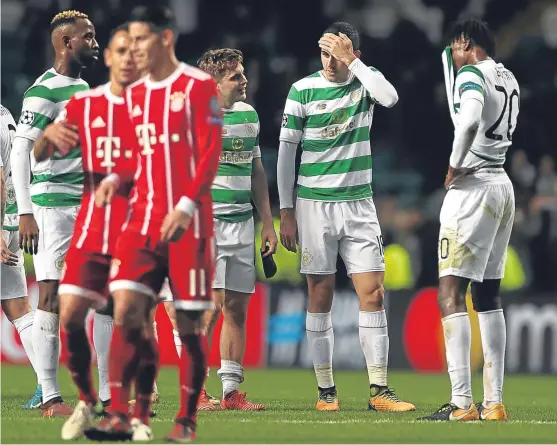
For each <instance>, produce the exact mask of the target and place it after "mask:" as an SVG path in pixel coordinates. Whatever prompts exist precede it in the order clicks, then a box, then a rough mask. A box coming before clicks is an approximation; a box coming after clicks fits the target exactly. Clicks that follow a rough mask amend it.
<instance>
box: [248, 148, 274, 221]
mask: <svg viewBox="0 0 557 445" xmlns="http://www.w3.org/2000/svg"><path fill="white" fill-rule="evenodd" d="M251 194H252V196H253V202H254V203H255V207H256V208H257V213H258V214H259V218H260V219H261V221H262V222H263V225H268V224H270V225H272V224H273V215H272V213H271V201H270V199H269V186H268V184H267V175H266V174H265V169H264V168H263V164H262V162H261V158H256V159H254V161H253V173H252V175H251Z"/></svg>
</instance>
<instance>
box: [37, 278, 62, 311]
mask: <svg viewBox="0 0 557 445" xmlns="http://www.w3.org/2000/svg"><path fill="white" fill-rule="evenodd" d="M37 309H40V310H42V311H46V312H52V313H55V314H57V313H58V311H59V309H60V306H59V302H58V281H54V280H49V281H41V282H40V283H39V303H38V305H37Z"/></svg>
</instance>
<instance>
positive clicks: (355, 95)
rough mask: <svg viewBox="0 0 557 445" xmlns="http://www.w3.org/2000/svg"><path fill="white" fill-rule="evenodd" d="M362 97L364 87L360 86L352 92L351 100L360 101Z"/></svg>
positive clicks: (353, 101)
mask: <svg viewBox="0 0 557 445" xmlns="http://www.w3.org/2000/svg"><path fill="white" fill-rule="evenodd" d="M361 98H362V89H361V88H358V89H357V90H354V91H352V92H351V93H350V100H351V101H352V103H356V102H358V101H359V100H360V99H361Z"/></svg>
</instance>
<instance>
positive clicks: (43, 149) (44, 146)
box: [33, 135, 52, 162]
mask: <svg viewBox="0 0 557 445" xmlns="http://www.w3.org/2000/svg"><path fill="white" fill-rule="evenodd" d="M50 148H51V145H50V143H49V142H48V140H47V139H46V138H45V137H44V135H43V136H41V137H40V138H39V139H37V140H36V141H35V143H34V144H33V156H35V161H37V162H43V161H46V160H47V159H48V158H49V157H50V156H52V150H51V149H50Z"/></svg>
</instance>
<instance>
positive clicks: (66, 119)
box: [33, 98, 79, 162]
mask: <svg viewBox="0 0 557 445" xmlns="http://www.w3.org/2000/svg"><path fill="white" fill-rule="evenodd" d="M78 107H79V102H78V101H77V100H76V99H75V98H72V99H70V101H69V102H68V103H67V104H66V107H65V108H64V109H63V110H62V111H61V112H60V114H59V115H58V116H57V117H56V119H55V120H54V122H53V123H52V124H49V125H47V126H46V128H45V130H44V132H43V134H41V136H39V138H38V139H37V140H36V141H35V143H34V144H33V155H34V156H35V161H37V162H42V161H46V160H47V159H48V158H50V157H51V156H52V155H53V154H54V152H55V151H58V152H59V153H61V154H62V155H66V154H68V153H69V152H70V151H71V150H72V149H74V148H75V147H76V146H77V145H78V143H79V133H78V129H79V127H78V116H79V113H78Z"/></svg>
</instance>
